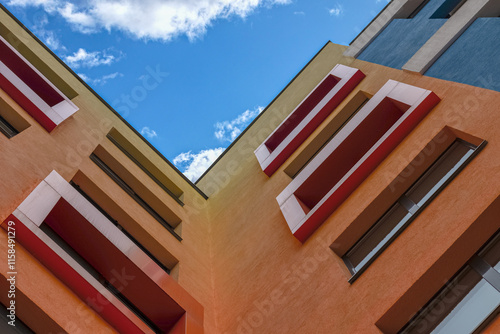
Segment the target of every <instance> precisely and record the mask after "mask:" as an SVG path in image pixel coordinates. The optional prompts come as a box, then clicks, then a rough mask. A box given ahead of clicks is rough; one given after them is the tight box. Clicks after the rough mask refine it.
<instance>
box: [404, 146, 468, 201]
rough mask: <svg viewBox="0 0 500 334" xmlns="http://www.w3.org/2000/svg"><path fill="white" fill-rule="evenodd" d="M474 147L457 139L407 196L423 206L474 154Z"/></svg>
mask: <svg viewBox="0 0 500 334" xmlns="http://www.w3.org/2000/svg"><path fill="white" fill-rule="evenodd" d="M473 152H474V149H473V148H471V147H469V146H466V145H465V144H464V143H462V142H460V141H455V142H454V143H453V144H452V145H451V146H450V148H448V149H447V150H446V152H445V153H444V154H443V156H441V157H440V158H439V159H438V160H437V161H436V163H435V164H434V165H433V166H432V167H431V168H430V169H429V170H428V171H426V172H425V173H424V175H423V176H422V177H421V178H420V179H419V180H418V181H417V182H416V183H415V184H414V185H413V186H412V187H411V188H410V190H409V191H408V192H407V193H406V196H407V197H408V198H410V199H411V200H412V201H413V202H414V203H415V204H417V205H418V206H422V205H424V204H425V202H427V201H428V200H429V198H430V197H431V196H432V195H434V194H435V193H436V192H437V190H438V189H439V188H440V187H441V186H442V185H443V184H444V183H445V182H446V181H447V180H448V179H450V177H451V176H452V175H453V173H454V172H455V171H456V170H457V169H458V168H460V166H461V165H463V163H464V162H465V161H466V160H467V159H468V158H469V157H470V156H471V155H472V153H473Z"/></svg>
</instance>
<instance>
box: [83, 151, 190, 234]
mask: <svg viewBox="0 0 500 334" xmlns="http://www.w3.org/2000/svg"><path fill="white" fill-rule="evenodd" d="M101 152H102V151H101ZM102 154H103V156H104V153H102ZM90 159H91V160H92V161H93V162H94V163H95V164H96V165H97V166H98V167H99V168H101V169H102V170H103V171H104V172H105V173H106V174H107V175H108V176H109V177H110V178H111V179H112V180H113V181H114V182H115V183H116V184H117V185H118V186H120V188H122V189H123V190H124V191H125V192H126V193H127V194H128V195H129V196H130V197H132V198H133V199H134V200H135V201H136V202H137V203H138V204H139V205H140V206H141V207H142V208H143V209H144V210H146V211H147V212H148V213H149V214H150V215H151V216H152V217H153V218H154V219H156V220H157V221H158V222H159V223H160V224H161V225H163V227H165V228H166V229H167V230H168V231H169V232H170V233H171V234H172V235H173V236H174V237H175V238H176V239H177V240H179V241H181V240H182V238H181V236H180V235H178V234H177V232H176V231H175V228H174V226H173V225H172V224H170V223H169V222H167V220H165V219H164V218H163V217H162V216H161V215H160V214H159V213H158V211H157V210H155V209H154V208H153V207H152V206H151V205H150V204H148V202H146V201H145V200H144V199H143V197H142V196H140V195H139V194H138V193H137V192H136V191H134V189H133V188H132V187H131V186H130V185H129V184H127V182H125V181H124V178H122V177H120V176H119V175H118V174H117V173H116V172H115V171H114V170H113V169H111V168H110V167H109V166H108V164H107V163H105V162H104V161H103V159H101V157H99V156H97V155H96V154H95V153H92V154H91V155H90ZM108 159H109V156H108Z"/></svg>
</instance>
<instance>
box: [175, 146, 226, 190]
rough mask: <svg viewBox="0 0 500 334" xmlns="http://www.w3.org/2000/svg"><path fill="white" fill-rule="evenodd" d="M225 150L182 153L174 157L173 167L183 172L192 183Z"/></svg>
mask: <svg viewBox="0 0 500 334" xmlns="http://www.w3.org/2000/svg"><path fill="white" fill-rule="evenodd" d="M224 150H225V148H222V147H218V148H214V149H208V150H203V151H200V152H198V153H191V151H189V152H184V153H181V154H179V155H178V156H176V157H175V158H174V160H173V163H174V165H175V166H176V167H177V168H179V169H180V170H182V171H183V173H184V175H186V177H187V178H188V179H190V180H191V181H192V182H195V181H196V180H198V178H199V177H200V176H201V175H202V174H203V173H204V172H205V171H206V170H207V169H208V167H210V166H211V165H212V163H213V162H214V161H215V160H216V159H217V158H218V157H219V156H220V155H221V154H222V152H224Z"/></svg>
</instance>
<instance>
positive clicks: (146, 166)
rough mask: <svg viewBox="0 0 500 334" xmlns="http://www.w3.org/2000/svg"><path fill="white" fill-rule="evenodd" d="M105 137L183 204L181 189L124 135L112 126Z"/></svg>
mask: <svg viewBox="0 0 500 334" xmlns="http://www.w3.org/2000/svg"><path fill="white" fill-rule="evenodd" d="M107 138H108V139H109V140H110V141H111V142H112V143H113V144H114V145H115V146H116V147H117V148H118V149H119V150H120V151H122V152H123V153H124V154H125V155H126V156H127V157H128V158H129V159H130V160H132V161H133V162H134V163H135V164H136V165H137V166H138V167H139V168H140V169H142V171H143V172H144V173H146V174H147V175H148V176H149V177H150V178H151V179H152V180H153V181H155V183H156V184H157V185H158V186H160V188H161V189H163V190H164V191H165V192H166V193H167V194H169V195H170V196H171V197H172V198H173V199H174V200H175V201H176V202H177V203H179V204H180V205H184V203H183V202H182V198H183V195H184V193H183V191H182V189H180V188H179V187H178V186H177V185H176V184H175V183H174V182H172V180H170V179H169V178H168V177H167V176H166V175H165V174H164V173H163V172H162V171H161V170H160V169H159V168H158V167H156V166H155V165H154V164H153V163H152V162H151V161H150V160H149V159H148V158H146V157H145V156H144V154H143V153H142V152H141V151H140V150H138V149H137V148H136V147H135V146H134V145H133V144H132V143H131V142H130V141H129V140H127V138H126V137H125V136H124V135H122V134H121V133H120V132H118V131H117V130H116V129H114V128H113V129H111V131H110V132H109V133H108V135H107Z"/></svg>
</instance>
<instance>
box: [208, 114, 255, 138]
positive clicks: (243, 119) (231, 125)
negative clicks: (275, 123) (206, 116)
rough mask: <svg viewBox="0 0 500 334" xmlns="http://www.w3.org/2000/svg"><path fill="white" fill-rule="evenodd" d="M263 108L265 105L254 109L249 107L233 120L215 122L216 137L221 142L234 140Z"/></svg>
mask: <svg viewBox="0 0 500 334" xmlns="http://www.w3.org/2000/svg"><path fill="white" fill-rule="evenodd" d="M262 110H264V108H263V107H257V108H255V109H254V110H250V109H248V110H246V111H245V112H243V113H242V114H240V115H238V117H236V118H235V119H233V120H232V121H224V122H217V123H216V124H215V137H216V138H217V139H219V140H220V141H221V142H225V141H227V142H232V141H233V140H235V139H236V137H238V136H239V134H240V133H241V132H242V131H243V130H244V129H245V128H246V127H247V125H248V124H250V122H251V121H252V120H253V119H254V118H255V117H256V116H257V115H258V114H260V113H261V112H262Z"/></svg>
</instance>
